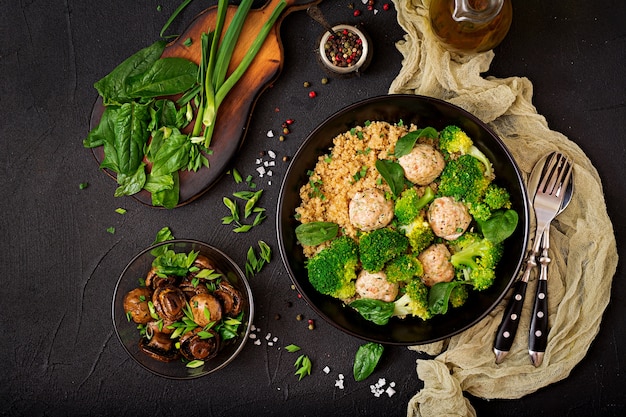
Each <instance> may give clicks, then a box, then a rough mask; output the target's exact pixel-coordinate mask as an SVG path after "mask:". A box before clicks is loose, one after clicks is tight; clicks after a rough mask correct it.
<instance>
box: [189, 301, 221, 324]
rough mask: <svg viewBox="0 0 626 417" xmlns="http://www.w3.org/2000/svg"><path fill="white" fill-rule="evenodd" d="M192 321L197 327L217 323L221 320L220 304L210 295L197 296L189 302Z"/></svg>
mask: <svg viewBox="0 0 626 417" xmlns="http://www.w3.org/2000/svg"><path fill="white" fill-rule="evenodd" d="M189 307H190V309H191V314H193V321H195V322H196V324H197V325H198V326H202V327H204V326H206V325H207V324H209V323H211V322H218V321H220V320H221V319H222V315H223V314H222V304H221V303H220V301H219V299H218V298H217V297H214V296H213V295H212V294H209V293H206V294H197V295H194V296H193V297H191V299H190V300H189Z"/></svg>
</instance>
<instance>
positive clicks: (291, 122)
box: [285, 119, 294, 125]
mask: <svg viewBox="0 0 626 417" xmlns="http://www.w3.org/2000/svg"><path fill="white" fill-rule="evenodd" d="M293 122H294V120H293V119H287V120H285V123H287V124H288V125H292V124H293Z"/></svg>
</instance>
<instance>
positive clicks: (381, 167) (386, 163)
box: [376, 159, 404, 196]
mask: <svg viewBox="0 0 626 417" xmlns="http://www.w3.org/2000/svg"><path fill="white" fill-rule="evenodd" d="M376 169H377V170H378V172H379V173H380V175H381V176H382V177H383V179H384V180H385V181H386V182H387V184H388V185H389V188H390V189H391V192H392V193H393V195H395V196H398V195H400V193H401V192H402V189H403V188H404V169H402V167H401V166H400V164H399V163H397V162H395V161H390V160H388V159H379V160H377V161H376Z"/></svg>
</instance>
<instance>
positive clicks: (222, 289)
mask: <svg viewBox="0 0 626 417" xmlns="http://www.w3.org/2000/svg"><path fill="white" fill-rule="evenodd" d="M213 295H214V296H216V297H217V298H218V299H219V300H220V302H221V303H222V306H223V307H224V315H226V316H230V317H235V316H236V315H238V314H239V313H241V310H243V296H242V295H241V292H239V290H238V289H236V288H235V287H234V286H233V285H232V284H231V283H230V282H228V281H226V280H225V279H222V280H220V282H219V283H218V284H217V289H216V290H215V291H214V292H213Z"/></svg>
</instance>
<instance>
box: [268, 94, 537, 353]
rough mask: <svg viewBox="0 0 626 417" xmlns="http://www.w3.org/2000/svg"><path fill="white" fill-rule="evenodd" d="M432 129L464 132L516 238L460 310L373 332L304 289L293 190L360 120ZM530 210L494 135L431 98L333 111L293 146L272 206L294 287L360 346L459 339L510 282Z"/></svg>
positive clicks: (333, 302) (383, 100)
mask: <svg viewBox="0 0 626 417" xmlns="http://www.w3.org/2000/svg"><path fill="white" fill-rule="evenodd" d="M400 120H402V121H403V122H404V123H405V124H407V125H408V124H410V123H414V124H415V125H416V126H418V127H426V126H432V127H434V128H435V129H437V130H441V129H443V128H444V127H445V126H447V125H450V124H456V125H458V126H459V127H461V128H462V129H463V130H465V131H466V132H467V134H468V135H469V136H470V137H471V138H472V139H473V141H474V144H475V145H476V146H477V147H478V148H479V149H480V150H481V151H483V152H484V153H485V155H487V157H488V158H489V159H490V160H491V161H492V163H493V167H494V170H495V173H496V176H497V178H496V183H498V184H500V185H502V186H505V187H506V188H507V189H508V190H509V192H510V194H511V201H512V204H513V208H514V209H515V210H516V211H517V213H518V214H519V224H518V227H517V229H516V231H515V233H514V234H513V235H512V236H511V237H509V238H508V239H507V240H506V241H505V248H504V255H503V258H502V260H501V261H500V263H499V265H498V268H497V276H498V278H497V279H496V281H495V283H494V284H493V285H492V286H491V287H490V288H489V289H488V290H485V291H482V292H475V291H474V292H472V293H471V295H470V297H469V299H468V301H467V303H466V304H465V305H464V306H463V307H460V308H458V309H452V310H449V311H448V313H447V314H445V315H439V316H435V317H434V318H432V319H430V320H428V321H423V320H421V319H419V318H406V319H399V318H393V319H392V320H391V321H390V322H389V323H388V324H387V325H385V326H379V325H376V324H373V323H371V322H369V321H367V320H365V319H363V318H362V317H361V316H360V315H359V314H358V313H357V312H356V311H354V310H353V309H351V308H349V307H346V306H345V305H343V303H342V302H341V301H340V300H337V299H334V298H332V297H329V296H325V295H322V294H320V293H319V292H317V291H316V290H315V289H314V288H313V287H312V286H311V284H310V283H309V280H308V276H307V271H306V269H305V266H304V263H305V259H306V258H305V256H304V254H303V252H302V248H301V246H299V244H298V242H297V239H296V235H295V228H296V227H297V226H298V224H299V222H298V221H297V220H296V219H295V218H294V214H295V209H296V208H297V207H298V206H299V205H300V196H299V189H300V187H301V186H303V185H304V184H306V183H307V181H308V175H307V171H308V170H312V169H313V168H314V167H315V164H316V162H317V159H318V157H319V156H320V155H323V154H324V153H326V152H327V151H328V149H329V148H330V147H331V146H332V141H333V138H334V137H335V136H336V135H338V134H340V133H343V132H346V131H348V130H350V129H351V128H353V127H355V126H359V125H363V123H365V122H366V121H386V122H389V123H397V122H399V121H400ZM528 216H529V207H528V198H527V192H526V188H525V186H524V182H523V180H522V177H521V175H520V171H519V169H518V167H517V164H516V163H515V161H514V160H513V157H512V156H511V154H510V153H509V151H508V150H507V148H506V146H505V145H504V143H503V142H502V141H501V140H500V139H499V138H498V136H497V135H496V134H495V133H494V132H493V131H492V130H491V129H490V128H489V127H488V126H487V125H485V124H484V123H482V122H481V121H480V120H479V119H478V118H476V117H475V116H473V115H472V114H470V113H468V112H467V111H465V110H463V109H461V108H459V107H457V106H454V105H452V104H450V103H447V102H445V101H442V100H438V99H435V98H431V97H423V96H417V95H387V96H380V97H373V98H370V99H366V100H363V101H361V102H358V103H355V104H352V105H350V106H348V107H346V108H345V109H343V110H340V111H339V112H337V113H336V114H334V115H333V116H331V117H329V118H328V119H327V120H325V121H324V122H323V123H322V124H321V125H319V126H318V127H317V128H316V129H315V130H314V131H313V132H312V133H311V134H310V135H309V136H308V137H307V138H306V139H305V141H304V143H303V144H302V145H301V146H300V149H298V151H297V153H296V154H295V156H294V157H293V159H292V161H291V164H290V166H289V168H288V170H287V173H286V174H285V178H284V180H283V184H282V187H281V192H280V196H279V199H278V217H277V232H278V243H279V249H280V254H281V256H282V259H283V262H284V264H285V267H286V268H287V271H288V272H289V275H290V276H291V279H292V280H293V282H294V284H295V285H296V287H297V288H298V290H299V291H300V293H301V294H302V296H303V297H304V299H305V300H306V301H307V303H308V304H309V305H310V306H311V307H312V308H313V309H314V310H315V311H316V312H317V313H318V314H319V315H320V316H321V317H322V318H324V319H325V320H326V321H327V322H329V323H331V324H332V325H334V326H335V327H337V328H338V329H340V330H342V331H344V332H346V333H348V334H350V335H352V336H355V337H358V338H361V339H364V340H368V341H373V342H378V343H384V344H395V345H416V344H426V343H431V342H435V341H438V340H442V339H445V338H448V337H450V336H453V335H455V334H458V333H460V332H462V331H463V330H466V329H468V328H469V327H471V326H473V325H475V324H476V323H477V322H478V321H480V320H481V319H482V318H484V317H485V316H486V315H487V314H489V312H490V311H491V310H493V308H494V307H495V306H496V305H497V304H498V303H499V302H500V301H501V300H502V298H503V297H504V295H505V294H506V292H507V290H508V289H509V288H510V286H511V284H512V283H513V281H514V280H515V277H516V276H517V274H518V272H519V270H520V267H521V265H522V260H523V257H524V254H525V250H526V245H527V243H528V229H529V221H528V218H529V217H528Z"/></svg>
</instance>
